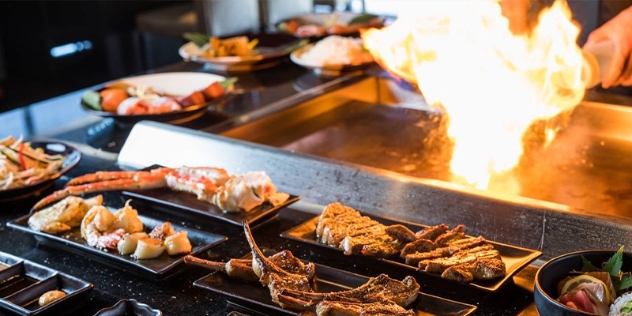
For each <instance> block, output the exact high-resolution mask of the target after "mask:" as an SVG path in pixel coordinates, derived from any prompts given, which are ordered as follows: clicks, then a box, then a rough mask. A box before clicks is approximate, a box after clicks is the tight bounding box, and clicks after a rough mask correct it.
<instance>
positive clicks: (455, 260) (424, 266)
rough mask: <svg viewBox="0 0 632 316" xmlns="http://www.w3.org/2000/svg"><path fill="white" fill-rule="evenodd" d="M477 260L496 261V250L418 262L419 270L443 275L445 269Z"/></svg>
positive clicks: (497, 256) (498, 255)
mask: <svg viewBox="0 0 632 316" xmlns="http://www.w3.org/2000/svg"><path fill="white" fill-rule="evenodd" d="M478 258H489V259H497V258H500V254H499V253H498V250H495V249H494V250H486V251H479V252H471V253H463V254H460V255H459V254H458V253H457V254H456V255H454V256H452V257H449V258H437V259H430V260H423V261H420V262H419V269H420V270H425V271H426V272H430V273H443V271H445V269H447V268H449V267H451V266H453V265H457V264H462V263H470V262H474V261H476V259H478Z"/></svg>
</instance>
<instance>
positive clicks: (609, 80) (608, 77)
mask: <svg viewBox="0 0 632 316" xmlns="http://www.w3.org/2000/svg"><path fill="white" fill-rule="evenodd" d="M606 40H610V41H612V43H613V45H614V51H613V54H612V62H611V64H610V68H609V69H608V70H607V71H606V73H605V74H604V76H603V78H602V82H601V85H602V87H604V88H606V89H607V88H610V87H613V86H617V85H624V86H632V6H631V7H629V8H627V9H625V10H624V11H622V12H621V13H619V14H618V15H617V16H615V17H614V18H612V19H611V20H610V21H608V22H606V23H605V24H604V25H602V26H601V27H599V28H597V29H596V30H594V31H593V32H592V33H590V35H589V36H588V41H586V44H585V45H584V49H586V50H590V47H591V46H594V45H596V44H598V43H600V42H602V41H606Z"/></svg>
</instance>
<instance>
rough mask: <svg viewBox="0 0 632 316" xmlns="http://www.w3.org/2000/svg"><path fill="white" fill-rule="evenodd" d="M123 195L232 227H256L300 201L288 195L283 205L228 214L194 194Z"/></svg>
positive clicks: (149, 192) (159, 191)
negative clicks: (244, 223) (244, 224)
mask: <svg viewBox="0 0 632 316" xmlns="http://www.w3.org/2000/svg"><path fill="white" fill-rule="evenodd" d="M123 195H126V196H129V197H132V198H134V199H137V200H143V201H146V202H150V203H154V204H157V205H161V206H166V208H164V210H167V211H171V210H175V211H174V212H172V214H175V215H178V216H182V215H183V214H182V213H181V212H178V211H177V210H183V211H186V212H190V213H191V215H195V216H196V217H197V215H202V216H204V217H207V218H211V219H216V220H221V221H224V222H226V223H230V224H233V225H238V226H241V225H242V224H243V221H248V223H249V224H250V225H251V226H257V225H258V224H261V223H263V222H265V221H267V220H268V219H270V218H272V217H274V216H276V215H278V214H279V211H280V210H281V209H282V208H284V207H286V206H288V205H290V204H292V203H294V202H296V201H298V200H300V197H298V196H295V195H290V197H289V198H288V200H287V201H285V203H283V204H281V205H278V206H272V205H271V204H270V203H264V204H263V205H261V206H258V207H257V208H255V209H253V210H252V211H250V212H247V213H246V212H238V213H229V212H224V211H223V210H222V209H220V208H219V207H217V206H216V205H214V204H211V203H208V202H204V201H200V200H198V199H197V197H196V196H195V195H194V194H191V193H185V192H178V191H173V190H169V189H153V190H144V191H134V192H132V191H124V192H123Z"/></svg>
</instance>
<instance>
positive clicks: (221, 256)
mask: <svg viewBox="0 0 632 316" xmlns="http://www.w3.org/2000/svg"><path fill="white" fill-rule="evenodd" d="M157 71H160V72H162V71H203V68H201V67H200V66H199V65H195V64H187V63H179V64H176V65H174V66H172V67H166V68H163V69H160V70H157ZM239 78H240V80H239V82H238V86H237V88H238V89H240V91H241V93H240V94H239V95H238V96H237V97H236V98H234V99H232V100H230V101H228V102H227V103H226V105H225V106H224V107H223V108H222V109H221V110H220V111H216V112H213V113H209V114H208V115H205V116H204V118H203V119H201V120H195V121H192V122H188V123H185V125H184V126H186V127H190V128H193V129H201V128H202V127H205V126H209V125H212V124H214V123H217V122H220V121H222V120H223V119H225V118H227V117H234V116H236V115H241V114H244V113H249V112H255V111H256V110H257V109H260V108H263V107H265V106H267V105H269V104H273V103H274V102H276V101H278V100H280V99H282V98H287V97H288V96H293V95H296V94H300V93H301V92H303V91H307V90H309V89H310V88H312V87H316V86H318V85H321V84H324V83H328V82H330V81H331V80H323V79H320V78H317V77H315V76H313V74H311V73H309V72H306V71H305V70H304V69H300V68H297V67H296V66H294V65H292V64H286V65H283V66H281V67H276V68H273V69H269V70H266V71H260V72H257V73H254V74H247V75H241V76H239ZM82 93H83V90H81V91H77V92H74V93H71V94H68V95H66V96H62V97H59V98H55V99H52V100H50V101H45V102H41V103H38V104H34V105H32V106H29V107H27V108H23V109H19V110H16V111H14V112H11V113H3V114H0V132H1V133H9V134H14V135H16V134H20V133H23V134H25V136H26V137H27V138H34V139H38V138H40V139H41V138H53V139H58V140H63V141H67V142H69V143H70V144H72V145H76V146H77V148H79V149H80V150H81V151H82V153H83V159H82V161H81V162H80V164H79V166H78V167H77V168H75V169H74V170H72V171H71V172H70V173H69V174H67V175H66V176H64V177H62V179H60V180H58V181H57V182H56V183H55V188H60V187H61V186H63V184H64V183H65V182H66V181H67V180H68V179H70V178H72V177H75V176H78V175H81V174H85V173H89V172H93V171H96V170H116V169H117V166H116V153H117V151H118V149H120V146H121V145H122V143H123V142H124V140H125V137H126V135H127V133H129V128H130V127H131V126H126V125H121V124H118V123H115V122H112V121H110V120H108V119H99V118H94V117H90V116H88V115H87V114H83V113H77V109H78V108H79V105H78V100H79V98H80V96H81V94H82ZM60 110H63V111H68V112H69V113H73V114H69V115H67V117H65V118H63V117H62V118H61V119H60V121H58V123H55V124H54V126H53V127H51V128H49V129H39V127H40V125H38V123H37V119H34V118H37V117H40V116H41V115H44V116H45V115H49V114H45V113H55V112H59V111H60ZM16 117H19V118H22V119H24V120H25V121H26V123H25V124H24V126H26V127H27V128H16V129H15V130H8V131H5V130H4V129H2V126H5V127H6V126H9V125H7V124H6V123H3V122H8V121H9V120H15V118H16ZM55 117H56V118H57V117H59V115H58V116H55ZM3 120H4V121H3ZM14 126H15V125H14ZM29 126H30V127H29ZM52 189H53V188H50V189H48V190H47V192H45V193H48V192H51V191H52ZM104 195H105V197H106V205H109V206H113V207H120V206H122V205H123V203H124V197H123V196H122V195H121V194H119V193H107V194H104ZM36 200H37V198H30V199H27V200H23V201H18V202H1V204H0V210H1V212H0V251H3V252H7V253H10V254H13V255H17V256H20V257H22V258H24V259H28V260H31V261H34V262H37V263H40V264H44V265H46V266H49V267H51V268H53V269H56V270H59V271H61V272H64V273H67V274H70V275H73V276H75V277H78V278H81V279H84V280H86V281H89V282H92V283H93V284H94V290H93V291H92V292H91V293H90V294H89V296H88V299H86V300H85V301H83V302H81V304H78V305H77V306H75V307H69V310H67V313H65V314H64V315H93V314H94V313H96V312H97V311H98V310H100V309H102V308H105V307H109V306H112V305H114V304H115V303H116V302H117V301H119V300H120V299H132V298H133V299H136V300H138V301H140V302H142V303H146V304H148V305H150V306H151V307H153V308H157V309H160V310H162V312H163V313H164V314H165V315H226V314H228V313H230V312H231V311H234V310H241V309H240V308H239V307H236V306H235V305H232V304H228V303H227V300H226V298H224V297H223V296H220V295H217V294H214V293H211V292H210V291H207V290H203V289H200V288H197V287H194V286H193V285H192V282H193V281H195V280H197V279H199V278H201V277H203V276H205V275H207V274H208V272H207V271H205V270H203V269H200V268H197V267H189V268H188V269H186V270H185V271H184V272H183V273H180V274H177V275H175V276H174V277H172V278H169V279H167V280H164V281H155V280H151V279H147V278H143V277H139V276H136V275H133V274H130V273H128V272H125V271H120V270H118V269H116V268H113V267H111V266H109V265H108V264H106V263H103V262H98V260H93V259H89V258H86V257H83V256H78V255H74V254H71V253H69V252H67V251H66V250H64V249H57V248H51V247H48V246H43V245H38V243H37V242H36V240H35V239H34V237H33V236H31V235H29V234H27V233H23V232H20V231H17V230H14V229H12V228H10V227H7V225H6V223H7V222H8V221H11V220H13V219H16V218H18V217H21V216H24V215H26V214H27V213H28V210H29V209H30V207H31V206H32V205H33V203H34V202H35V201H36ZM137 208H138V209H139V210H140V212H141V214H150V215H155V216H157V217H160V218H163V219H164V220H173V221H177V222H178V223H182V224H183V225H184V226H187V227H195V228H198V229H203V230H207V231H209V232H213V233H218V234H221V235H226V236H228V241H227V242H225V243H223V244H220V245H218V246H216V247H213V248H211V249H210V250H209V251H207V252H205V253H204V254H203V255H202V256H201V257H206V258H210V259H212V260H221V261H224V260H227V259H229V258H233V257H242V256H244V255H245V254H247V253H248V252H249V249H248V246H247V243H246V240H245V238H244V236H243V231H242V229H241V228H240V227H237V226H234V227H233V226H229V225H223V224H222V225H217V223H215V222H211V221H208V222H207V221H205V220H201V219H196V220H194V221H191V220H189V219H184V218H176V217H171V216H170V215H167V214H165V213H163V212H154V211H151V210H149V209H148V208H145V209H141V207H140V206H139V207H137ZM313 216H314V215H313V214H311V213H306V212H302V211H298V210H295V209H292V208H288V209H283V210H282V211H281V212H280V215H279V218H278V219H276V220H274V221H271V222H269V223H267V224H265V225H263V226H261V227H257V228H256V229H255V231H254V235H255V239H256V240H257V241H258V243H259V245H260V246H262V247H266V248H271V249H276V250H280V249H290V250H292V251H293V252H294V253H295V255H297V256H300V257H302V258H304V259H307V260H311V261H315V262H319V263H322V264H327V265H331V266H333V267H337V268H340V269H346V270H350V271H353V272H356V273H359V274H364V275H377V274H379V273H380V272H381V271H376V270H375V269H374V268H371V267H370V266H363V267H360V266H348V265H346V264H345V263H344V262H340V261H339V260H337V258H335V257H333V256H329V257H327V256H318V255H317V254H314V253H311V252H310V251H309V250H307V249H306V248H305V247H304V246H302V245H300V244H298V243H296V242H292V241H288V240H285V239H283V238H281V237H280V236H279V234H280V233H281V232H283V231H285V230H287V229H289V228H291V227H294V226H296V225H298V224H300V223H302V222H304V221H305V220H308V219H310V218H312V217H313ZM536 271H537V267H536V266H533V265H532V266H529V267H527V268H525V269H524V270H522V271H521V272H519V273H518V274H517V275H516V276H515V277H514V282H513V283H510V284H508V285H507V286H506V287H505V288H502V289H501V290H500V291H499V292H498V293H496V294H494V295H492V296H490V297H487V298H486V299H471V298H468V297H462V296H458V295H457V296H455V295H451V294H448V293H441V292H437V291H434V290H432V289H424V288H422V291H424V292H428V293H430V294H436V295H440V296H444V297H448V298H451V299H455V300H459V301H465V302H469V303H473V304H476V305H477V306H478V307H479V308H478V310H477V311H476V312H475V313H474V315H537V311H536V310H535V306H534V305H533V280H534V276H535V272H536ZM241 311H242V312H245V313H252V311H244V310H241ZM0 315H12V314H11V313H9V312H7V311H5V310H1V309H0Z"/></svg>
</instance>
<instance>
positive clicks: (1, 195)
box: [0, 141, 81, 201]
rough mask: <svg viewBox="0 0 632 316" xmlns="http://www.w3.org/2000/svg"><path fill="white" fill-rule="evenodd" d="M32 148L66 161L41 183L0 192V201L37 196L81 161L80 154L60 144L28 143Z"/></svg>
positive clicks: (72, 148)
mask: <svg viewBox="0 0 632 316" xmlns="http://www.w3.org/2000/svg"><path fill="white" fill-rule="evenodd" d="M30 143H31V147H32V148H42V149H43V150H44V152H45V153H46V154H49V155H64V156H65V157H66V159H65V160H64V162H63V163H62V168H61V170H59V172H58V173H57V174H55V175H54V176H52V177H49V178H47V179H44V180H42V181H39V182H36V183H33V184H31V185H28V186H24V187H19V188H13V189H8V190H0V201H12V200H18V199H22V198H26V197H29V196H31V195H38V194H40V193H41V192H42V191H44V190H45V189H46V188H48V187H49V186H51V185H52V184H53V182H54V181H55V180H57V179H58V178H59V177H61V176H62V175H63V174H65V173H67V172H68V171H70V170H72V169H73V168H74V167H76V166H77V164H79V161H80V160H81V152H80V151H78V150H77V149H75V148H74V147H72V146H68V145H67V144H64V143H62V142H56V141H34V142H30Z"/></svg>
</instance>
